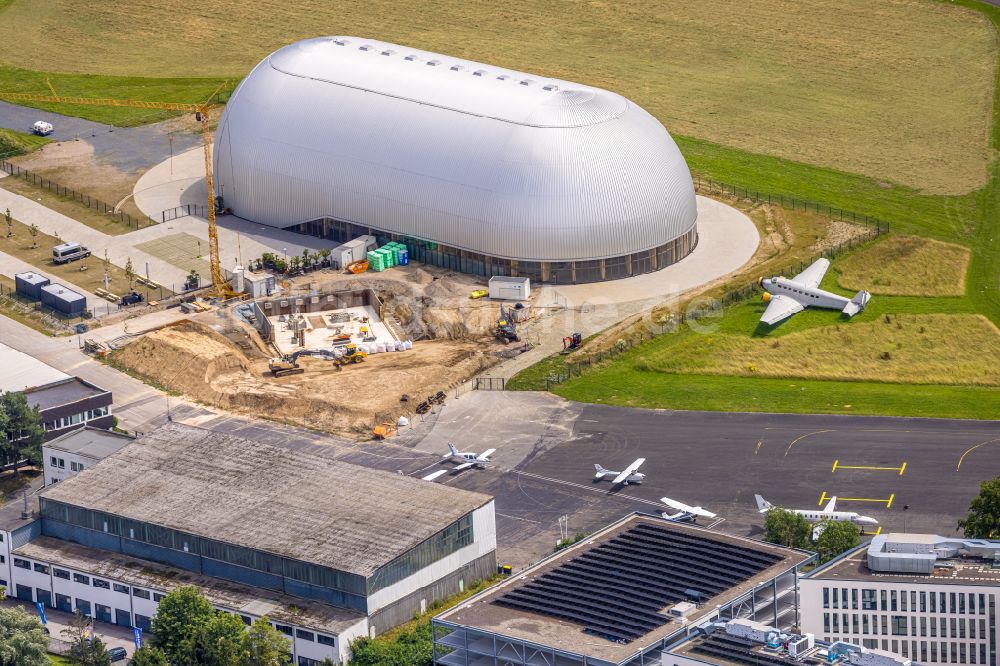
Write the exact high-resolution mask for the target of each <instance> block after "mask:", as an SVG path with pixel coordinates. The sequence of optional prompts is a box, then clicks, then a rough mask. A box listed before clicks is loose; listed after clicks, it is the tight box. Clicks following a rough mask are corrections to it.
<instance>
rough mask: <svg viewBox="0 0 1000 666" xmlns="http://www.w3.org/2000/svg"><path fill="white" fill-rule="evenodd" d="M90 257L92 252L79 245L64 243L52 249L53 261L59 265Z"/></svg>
mask: <svg viewBox="0 0 1000 666" xmlns="http://www.w3.org/2000/svg"><path fill="white" fill-rule="evenodd" d="M89 256H90V250H88V249H87V247H86V246H85V245H80V244H79V243H63V244H62V245H56V246H55V247H54V248H52V261H53V262H55V263H57V264H65V263H67V262H70V261H76V260H77V259H83V258H85V257H89Z"/></svg>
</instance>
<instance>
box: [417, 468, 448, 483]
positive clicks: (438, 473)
mask: <svg viewBox="0 0 1000 666" xmlns="http://www.w3.org/2000/svg"><path fill="white" fill-rule="evenodd" d="M447 473H448V470H446V469H439V470H438V471H436V472H431V473H430V474H428V475H427V476H425V477H422V479H421V480H422V481H433V480H434V479H437V478H440V477H441V476H444V475H445V474H447Z"/></svg>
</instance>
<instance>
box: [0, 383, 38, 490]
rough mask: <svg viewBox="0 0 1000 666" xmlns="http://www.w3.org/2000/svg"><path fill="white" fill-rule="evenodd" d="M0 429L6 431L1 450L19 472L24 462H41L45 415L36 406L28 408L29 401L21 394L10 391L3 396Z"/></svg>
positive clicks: (0, 400) (1, 397)
mask: <svg viewBox="0 0 1000 666" xmlns="http://www.w3.org/2000/svg"><path fill="white" fill-rule="evenodd" d="M0 411H2V412H3V414H4V415H3V416H2V417H0V428H3V435H4V440H5V441H4V442H0V450H2V451H3V453H4V454H5V455H6V458H7V462H8V463H13V464H14V471H15V472H16V471H17V469H18V463H19V462H20V461H21V460H27V461H28V462H29V463H31V464H34V465H37V464H40V463H41V461H42V440H43V439H45V429H44V428H42V415H41V414H40V413H39V411H38V408H37V407H30V406H29V405H28V398H27V397H26V396H25V395H24V393H22V392H18V391H8V392H7V393H4V394H3V395H2V396H0Z"/></svg>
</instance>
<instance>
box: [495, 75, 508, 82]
mask: <svg viewBox="0 0 1000 666" xmlns="http://www.w3.org/2000/svg"><path fill="white" fill-rule="evenodd" d="M509 78H510V74H501V75H500V76H498V77H497V79H499V80H500V81H506V80H507V79H509Z"/></svg>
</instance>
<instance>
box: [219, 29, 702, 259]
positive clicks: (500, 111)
mask: <svg viewBox="0 0 1000 666" xmlns="http://www.w3.org/2000/svg"><path fill="white" fill-rule="evenodd" d="M215 170H216V178H217V180H216V189H217V192H218V193H219V194H222V195H224V197H225V201H226V205H227V206H230V207H231V208H232V209H233V211H234V213H236V214H237V215H240V216H241V217H245V218H249V219H251V220H254V221H257V222H260V223H263V224H268V225H271V226H277V227H288V226H292V225H296V224H299V223H303V222H308V221H311V220H316V219H319V218H323V217H330V218H335V219H338V220H342V221H347V222H352V223H356V224H358V225H362V226H371V227H373V228H375V229H379V230H381V231H384V232H389V233H396V234H401V235H407V236H414V237H417V238H420V239H424V240H429V241H434V242H437V243H441V244H443V245H447V246H450V247H454V248H458V249H462V250H469V251H472V252H479V253H482V254H485V255H490V256H493V257H501V258H505V259H517V260H526V261H577V260H587V259H602V258H608V257H617V256H621V255H627V254H630V253H635V252H641V251H644V250H650V249H653V248H657V247H659V246H662V245H664V244H666V243H668V242H670V241H673V240H674V239H677V238H678V237H680V236H682V235H685V234H688V233H690V232H692V230H693V227H694V225H695V219H696V217H697V211H696V207H695V195H694V188H693V185H692V182H691V175H690V173H689V171H688V168H687V164H686V163H685V162H684V158H683V157H682V156H681V153H680V151H679V150H678V149H677V146H676V144H674V142H673V140H672V139H671V138H670V135H669V134H667V131H666V130H665V129H664V127H663V125H661V124H660V123H659V122H658V121H657V120H656V119H655V118H653V117H652V116H651V115H649V114H648V113H647V112H646V111H644V110H643V109H641V108H640V107H638V106H636V105H635V104H634V103H632V102H630V101H629V100H627V99H625V98H624V97H621V96H620V95H616V94H614V93H611V92H608V91H607V90H601V89H599V88H591V87H589V86H583V85H579V84H575V83H569V82H567V81H559V80H554V79H543V78H540V77H537V76H533V75H530V74H524V73H521V72H514V71H511V70H506V69H500V68H498V67H493V66H490V65H482V64H479V63H475V62H470V61H467V60H458V59H455V58H449V57H447V56H442V55H438V54H435V53H429V52H426V51H418V50H415V49H410V48H406V47H403V46H396V45H394V44H387V43H384V42H378V41H374V40H369V39H361V38H357V37H322V38H317V39H309V40H305V41H301V42H297V43H295V44H291V45H290V46H286V47H284V48H282V49H280V50H278V51H276V52H275V53H272V54H271V55H270V56H268V57H267V58H266V59H265V60H264V61H263V62H261V63H260V64H259V65H257V67H256V68H255V69H254V70H253V71H252V72H251V73H250V75H249V76H247V78H246V79H245V80H244V81H243V82H242V83H241V84H240V86H239V88H238V89H237V90H236V92H235V93H234V94H233V96H232V98H231V100H230V101H229V104H228V105H227V107H226V111H225V113H224V114H223V116H222V119H221V121H220V125H219V130H218V132H217V135H216V151H215Z"/></svg>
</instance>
